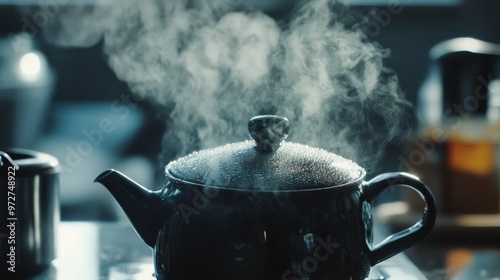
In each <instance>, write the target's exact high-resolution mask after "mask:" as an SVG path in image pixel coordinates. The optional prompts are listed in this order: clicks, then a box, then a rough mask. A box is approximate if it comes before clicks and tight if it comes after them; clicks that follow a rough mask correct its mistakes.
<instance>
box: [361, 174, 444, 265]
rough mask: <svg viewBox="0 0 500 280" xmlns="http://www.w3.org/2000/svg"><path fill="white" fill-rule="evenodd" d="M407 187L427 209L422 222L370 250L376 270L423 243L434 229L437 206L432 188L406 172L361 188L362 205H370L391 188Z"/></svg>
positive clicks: (388, 176)
mask: <svg viewBox="0 0 500 280" xmlns="http://www.w3.org/2000/svg"><path fill="white" fill-rule="evenodd" d="M398 185H400V186H406V187H410V188H412V189H413V190H415V191H416V192H417V193H418V194H419V195H420V197H421V198H422V200H423V202H424V204H425V207H424V212H423V215H422V218H421V219H420V221H418V222H416V223H415V224H414V225H413V226H411V227H409V228H407V229H405V230H402V231H400V232H397V233H394V234H392V235H390V236H389V237H387V238H386V239H385V240H384V241H382V242H380V243H379V244H377V245H375V246H373V248H372V249H369V253H368V258H369V261H370V264H371V265H372V266H373V265H375V264H377V263H379V262H381V261H384V260H386V259H388V258H390V257H392V256H394V255H396V254H397V253H400V252H402V251H404V250H406V249H408V248H410V247H412V246H413V245H415V244H417V243H418V242H419V241H421V240H422V239H423V238H424V237H425V236H427V234H428V233H429V232H430V231H431V229H432V228H433V227H434V223H435V221H436V202H435V200H434V196H433V195H432V193H431V191H430V190H429V188H428V187H427V186H426V185H425V184H424V183H422V182H421V181H420V180H419V179H418V178H417V177H415V176H413V175H411V174H408V173H403V172H393V173H384V174H381V175H379V176H377V177H375V178H373V179H372V180H370V181H368V182H364V183H363V185H362V191H363V194H362V196H361V201H366V202H368V203H371V202H372V201H373V200H374V199H375V198H377V196H378V195H379V194H380V193H382V191H384V190H385V189H387V188H388V187H391V186H398Z"/></svg>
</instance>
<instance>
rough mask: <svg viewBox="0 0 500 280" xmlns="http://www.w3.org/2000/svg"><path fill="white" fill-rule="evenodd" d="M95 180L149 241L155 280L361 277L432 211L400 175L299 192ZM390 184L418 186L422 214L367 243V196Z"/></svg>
mask: <svg viewBox="0 0 500 280" xmlns="http://www.w3.org/2000/svg"><path fill="white" fill-rule="evenodd" d="M97 181H99V182H102V183H103V184H104V185H106V186H107V187H108V189H109V190H110V191H111V192H112V193H113V194H114V196H115V197H116V198H117V200H118V202H119V203H120V204H121V206H122V208H123V209H124V210H125V212H126V213H127V214H129V217H130V219H131V221H132V224H133V225H134V227H135V228H136V230H137V231H138V233H139V235H141V237H142V238H143V240H144V241H145V242H146V243H148V244H149V245H151V246H152V247H153V248H154V257H155V269H156V277H157V279H169V280H170V279H173V280H176V279H179V280H180V279H186V280H187V279H365V278H366V277H368V275H369V271H370V267H371V266H373V265H375V264H377V263H379V262H381V261H383V260H385V259H387V258H389V257H391V256H393V255H394V254H397V253H399V252H401V251H403V250H405V249H407V248H409V247H411V246H413V245H414V244H416V243H417V242H419V241H420V240H421V239H423V238H424V237H425V236H426V235H427V234H428V233H429V232H430V230H431V229H432V227H433V225H434V221H435V218H436V208H435V203H434V199H433V196H432V194H431V193H430V191H429V190H428V188H427V187H426V186H425V185H424V184H423V183H422V182H420V181H419V180H418V179H417V178H416V177H414V176H411V175H408V174H405V173H386V174H382V175H379V176H377V177H376V178H374V179H372V180H370V181H368V182H362V181H358V182H355V183H352V184H350V185H345V186H341V187H337V188H330V189H324V190H318V189H317V190H312V191H311V190H309V191H307V190H304V191H302V192H291V191H277V192H252V191H244V190H228V189H217V188H214V187H209V188H203V187H202V186H200V185H192V184H187V183H185V182H176V181H173V180H171V181H169V183H168V184H167V185H166V186H165V188H164V189H162V190H161V191H160V192H156V193H154V192H149V191H147V190H144V189H143V190H141V189H138V188H135V187H134V188H131V187H130V186H129V185H130V184H132V185H133V184H134V183H133V182H131V181H130V179H128V178H126V177H125V176H124V175H122V174H120V173H118V172H116V171H107V172H105V173H104V174H103V175H101V176H100V177H99V178H98V179H97ZM390 186H408V187H411V188H413V189H414V190H416V191H417V192H418V193H419V194H420V195H421V196H422V197H423V200H424V202H425V204H426V208H425V212H424V214H423V217H422V219H421V220H420V221H419V222H417V223H416V224H415V225H414V226H412V227H410V228H408V229H406V230H404V231H402V232H399V233H397V234H394V235H392V236H390V237H388V238H387V239H386V240H385V241H384V242H383V243H382V244H376V245H374V244H373V230H372V218H371V210H370V203H371V202H372V201H373V200H374V199H375V198H376V197H377V196H378V195H379V194H380V193H381V192H382V191H383V190H385V189H386V188H388V187H390Z"/></svg>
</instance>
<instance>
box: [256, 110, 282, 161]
mask: <svg viewBox="0 0 500 280" xmlns="http://www.w3.org/2000/svg"><path fill="white" fill-rule="evenodd" d="M289 131H290V125H289V124H288V119H287V118H285V117H279V116H274V115H264V116H256V117H253V118H251V119H250V121H249V122H248V132H249V133H250V137H252V139H253V140H255V143H257V146H256V147H255V148H256V149H257V150H258V151H259V152H262V153H271V152H274V151H276V150H277V149H278V148H279V146H280V143H281V141H283V140H284V139H285V138H286V137H287V136H288V132H289Z"/></svg>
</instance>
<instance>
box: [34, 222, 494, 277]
mask: <svg viewBox="0 0 500 280" xmlns="http://www.w3.org/2000/svg"><path fill="white" fill-rule="evenodd" d="M58 240H59V244H58V258H57V259H56V260H55V261H54V262H53V265H52V266H51V267H50V269H49V270H47V271H45V272H44V273H42V274H40V275H37V276H36V277H33V278H30V280H34V279H36V280H68V279H71V280H80V279H82V280H94V279H99V280H101V279H102V280H104V279H110V280H111V279H112V280H118V279H127V280H134V279H135V280H139V279H140V280H154V279H155V278H154V277H153V265H152V263H153V260H152V250H151V248H149V247H148V246H147V245H145V244H144V243H143V242H142V241H141V240H140V239H139V237H138V236H137V235H136V233H135V232H134V230H133V229H132V227H131V226H130V224H129V223H128V222H119V223H116V222H107V223H102V222H99V223H95V222H63V223H61V224H60V227H59V237H58ZM498 245H500V242H499V244H498ZM407 256H408V257H409V259H411V260H412V261H413V262H414V264H416V266H417V267H418V268H419V269H420V270H421V271H422V272H423V274H425V276H426V277H427V278H428V279H429V280H434V279H459V280H478V279H500V268H499V267H498V264H499V263H500V246H492V245H491V246H490V245H483V246H481V247H478V246H476V245H473V244H463V245H456V244H455V245H454V244H453V243H451V244H447V243H446V242H442V241H439V240H438V241H436V240H435V238H434V239H433V238H430V239H429V240H428V241H424V242H421V243H420V244H419V245H417V246H415V247H413V248H411V249H409V250H407V251H406V252H405V254H398V255H396V256H395V257H393V258H391V259H389V260H387V261H384V262H383V263H382V264H380V265H382V266H384V267H386V268H387V267H388V268H391V269H392V268H396V267H395V266H396V265H398V266H401V265H400V264H401V263H403V266H405V267H399V268H398V269H399V270H400V271H403V272H404V271H406V272H408V271H411V270H413V269H414V266H413V264H412V263H409V264H408V263H407V260H408V258H407ZM400 261H403V262H400ZM380 265H378V266H380ZM396 273H398V272H396ZM399 273H401V272H399ZM417 274H418V273H417ZM395 275H398V274H395ZM399 275H400V277H399V276H397V277H386V278H384V277H380V275H376V276H373V277H372V279H398V280H400V279H403V280H405V279H425V277H423V278H421V277H420V276H418V277H415V276H412V277H405V276H401V275H402V274H399ZM413 275H415V274H414V273H413Z"/></svg>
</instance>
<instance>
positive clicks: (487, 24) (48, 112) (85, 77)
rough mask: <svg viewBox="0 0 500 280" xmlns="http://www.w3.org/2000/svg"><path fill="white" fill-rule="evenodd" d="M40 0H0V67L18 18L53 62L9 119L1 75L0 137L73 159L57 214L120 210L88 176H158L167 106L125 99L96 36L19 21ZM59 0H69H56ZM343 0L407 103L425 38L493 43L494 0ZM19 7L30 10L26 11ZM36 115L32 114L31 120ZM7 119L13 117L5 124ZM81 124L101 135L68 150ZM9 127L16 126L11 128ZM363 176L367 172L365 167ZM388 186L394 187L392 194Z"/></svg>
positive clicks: (421, 73)
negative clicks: (63, 34) (90, 39)
mask: <svg viewBox="0 0 500 280" xmlns="http://www.w3.org/2000/svg"><path fill="white" fill-rule="evenodd" d="M115 1H116V0H115ZM246 1H247V2H252V0H246ZM45 2H47V3H48V2H50V1H34V0H30V1H15V0H10V1H9V0H2V1H0V3H1V5H0V36H1V37H0V38H1V40H2V43H1V44H2V45H0V51H1V52H4V53H0V75H3V74H4V72H7V71H9V70H11V68H8V66H6V65H8V64H7V63H6V61H8V60H9V59H12V56H11V55H10V54H9V52H10V51H11V49H9V46H10V41H9V39H8V38H9V37H8V34H13V33H17V32H20V31H22V30H23V29H24V30H25V31H26V28H28V31H29V32H33V36H32V38H33V40H34V43H35V45H34V47H33V49H34V50H35V49H36V50H38V51H40V53H41V54H42V55H43V56H44V57H45V58H46V62H47V65H48V66H49V67H50V69H52V71H53V72H54V76H53V77H47V81H46V82H47V83H48V86H47V85H45V86H43V89H40V91H41V92H39V93H36V92H35V93H34V95H33V96H34V97H33V98H30V97H29V95H30V94H32V93H26V94H24V95H23V96H28V97H27V98H26V99H25V100H24V101H23V102H22V103H33V104H31V105H30V106H33V107H30V106H28V105H27V104H24V105H23V109H21V117H22V118H23V121H24V122H21V120H20V119H18V118H17V119H16V118H14V119H12V117H11V119H9V116H12V115H13V114H14V113H13V112H12V111H9V110H14V107H13V106H11V105H7V104H10V103H8V102H7V99H8V98H11V97H7V95H8V94H9V93H11V94H17V93H16V92H12V88H10V89H9V88H8V86H7V85H8V79H7V78H6V76H4V77H0V81H2V83H3V84H0V118H2V119H3V120H0V124H1V125H2V127H1V128H0V129H1V132H0V138H1V139H0V146H2V145H3V146H13V147H20V148H29V149H34V150H39V151H42V152H46V153H49V154H52V155H54V156H56V157H58V158H59V160H60V161H61V162H62V163H64V164H65V165H66V166H67V167H68V166H69V167H70V169H71V166H72V165H74V166H75V167H77V168H73V170H66V172H65V173H63V176H62V185H61V198H62V201H61V202H62V218H63V220H114V219H119V218H120V215H122V214H121V212H120V211H116V210H117V208H116V204H115V203H114V201H112V200H111V198H110V195H109V194H108V193H107V191H106V190H105V189H104V188H101V187H98V186H96V185H95V184H94V183H92V180H93V178H94V177H95V176H96V174H99V172H100V171H102V170H104V169H107V168H115V169H119V170H122V171H123V172H124V173H125V174H127V175H128V176H130V177H132V178H134V179H135V180H137V181H138V182H140V183H142V184H144V185H145V186H148V187H150V188H153V187H154V186H157V187H158V186H159V185H161V183H162V177H163V174H162V173H163V167H164V165H165V164H166V163H167V162H168V161H170V160H172V158H167V157H165V156H162V155H161V153H160V150H161V145H162V137H163V134H164V132H165V130H166V129H168V127H165V119H166V118H168V117H169V116H168V112H167V111H165V110H163V111H161V112H160V111H158V110H156V108H155V104H152V103H151V102H148V101H143V102H135V101H134V99H133V98H132V97H131V93H130V90H129V88H128V86H127V84H126V83H124V82H122V81H120V80H119V79H118V78H117V77H116V75H115V74H114V72H113V71H112V70H111V69H110V68H109V66H108V64H107V59H106V57H105V55H104V54H103V52H102V45H103V44H102V42H101V43H98V44H97V45H94V46H90V47H85V48H65V47H60V46H55V45H53V44H50V43H48V42H47V41H45V40H44V36H42V34H41V32H39V31H40V30H38V29H37V31H36V32H35V31H34V30H33V29H30V28H31V27H29V26H28V27H27V23H26V21H25V20H23V18H24V19H28V20H29V19H32V18H33V15H34V14H35V13H36V12H40V11H41V10H40V9H41V8H36V7H35V8H31V9H27V7H28V6H30V5H33V4H38V3H42V4H43V3H45ZM67 2H69V1H64V3H67ZM77 2H79V3H78V5H93V1H92V0H81V1H80V0H79V1H71V3H77ZM348 2H350V5H351V7H350V9H352V10H353V11H355V12H356V13H359V14H363V15H365V16H366V17H365V18H366V19H367V20H368V21H370V22H371V23H372V24H373V25H372V28H373V29H372V30H371V31H370V33H369V34H368V35H369V36H368V37H369V39H371V40H374V41H377V42H379V43H380V44H381V45H382V46H383V47H385V48H389V49H390V50H391V55H390V57H389V58H388V59H386V60H385V65H386V66H387V67H389V68H391V69H393V70H394V71H395V72H396V73H397V76H398V77H399V81H400V85H401V88H402V90H403V91H404V92H405V94H406V97H407V98H408V100H409V101H411V102H412V103H413V104H416V103H417V97H418V92H419V89H420V88H421V86H422V84H423V82H424V80H425V78H426V75H427V73H428V69H429V50H430V49H431V48H432V47H433V46H435V45H436V44H438V43H440V42H442V41H445V40H448V39H452V38H458V37H473V38H477V39H480V40H484V41H487V42H492V43H500V32H498V26H500V17H499V16H498V14H499V12H500V2H499V1H497V0H483V1H474V0H463V1H460V0H442V1H440V0H408V1H405V0H387V1H384V0H378V1H371V0H357V1H348ZM297 3H298V1H285V0H274V1H261V0H254V1H253V3H252V6H254V7H258V8H259V9H261V10H263V11H264V12H266V13H268V14H269V15H271V16H272V17H274V18H276V19H280V18H284V17H286V15H287V14H288V13H289V11H290V10H291V9H292V8H293V6H294V5H297ZM390 7H393V8H394V7H396V8H397V9H396V8H395V9H396V10H395V11H398V12H397V13H394V12H393V13H387V11H388V10H389V9H390ZM26 11H29V12H28V13H27V14H25V13H26ZM381 11H386V12H385V13H381ZM388 14H389V18H388V17H387V15H388ZM32 27H33V28H37V27H36V26H32ZM42 28H43V27H42ZM2 64H3V65H2ZM42 64H43V61H42ZM42 67H43V66H42ZM52 79H53V80H52ZM52 81H53V84H52ZM14 87H15V85H14ZM23 87H24V86H23V85H19V89H17V90H19V91H22V90H23ZM19 96H21V94H20V95H19ZM44 98H46V101H47V104H46V105H44ZM34 100H36V101H34ZM116 100H120V102H122V103H125V104H129V105H130V106H127V107H126V110H127V114H128V115H127V116H128V117H127V122H120V121H117V120H114V121H113V120H112V121H113V123H114V124H116V128H115V129H114V132H113V133H109V134H106V135H105V137H102V139H101V137H100V136H99V135H97V134H92V133H93V132H92V129H95V128H96V124H98V123H99V122H100V121H101V120H102V119H103V118H108V117H110V116H109V110H110V106H112V103H113V102H114V101H116ZM9 102H10V101H9ZM1 103H3V106H2V104H1ZM44 106H45V107H44ZM38 107H43V108H38ZM118 109H119V108H118ZM122 109H123V108H122ZM37 110H40V112H38V111H37ZM123 110H125V109H123ZM112 117H113V116H111V117H110V118H112ZM115 117H116V116H115ZM24 118H26V119H24ZM7 120H8V121H7ZM37 121H40V123H39V124H37ZM414 122H415V120H414ZM13 123H15V124H16V125H12V126H11V125H10V124H13ZM103 125H104V126H106V124H103ZM37 128H40V131H39V133H37V134H36V135H35V134H30V132H34V131H36V130H37ZM84 129H86V130H87V133H88V134H89V135H93V136H90V137H95V138H93V139H94V140H95V141H99V142H100V143H99V145H94V146H92V147H91V149H92V151H91V153H90V152H89V153H90V155H88V156H86V155H81V154H78V153H76V152H75V150H76V149H77V147H78V145H79V143H80V142H81V141H82V139H83V140H85V139H86V138H83V137H85V136H82V130H84ZM14 134H16V135H19V136H16V137H14V136H13V135H14ZM87 139H90V138H87ZM101 142H102V143H101ZM221 144H222V143H221ZM404 149H405V143H395V144H392V145H391V146H389V148H388V149H387V151H386V156H385V158H384V159H383V160H382V165H381V167H380V168H379V170H374V172H377V173H379V172H385V171H395V170H397V169H398V164H399V162H398V161H397V159H396V158H395V157H394V155H398V154H401V153H402V152H401V151H403V150H404ZM370 176H371V175H370V174H369V175H368V177H370ZM389 195H391V194H389ZM393 195H394V196H395V197H396V196H398V195H399V194H393Z"/></svg>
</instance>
